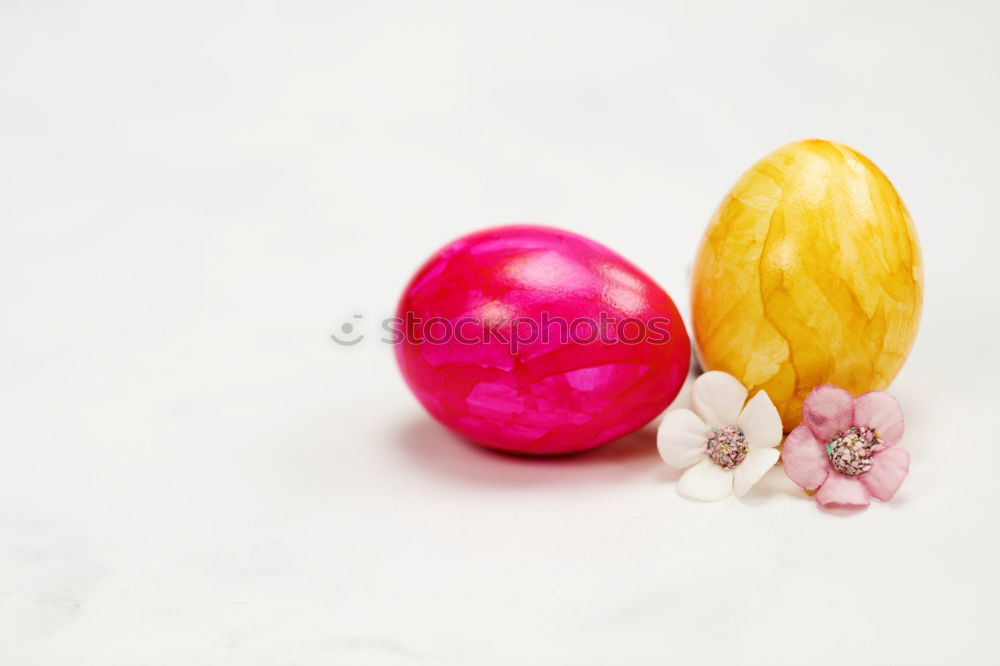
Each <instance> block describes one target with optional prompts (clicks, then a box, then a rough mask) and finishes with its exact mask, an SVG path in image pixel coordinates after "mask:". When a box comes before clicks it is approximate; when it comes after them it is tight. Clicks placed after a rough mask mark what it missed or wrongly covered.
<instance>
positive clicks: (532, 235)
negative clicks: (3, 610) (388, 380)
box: [395, 225, 690, 455]
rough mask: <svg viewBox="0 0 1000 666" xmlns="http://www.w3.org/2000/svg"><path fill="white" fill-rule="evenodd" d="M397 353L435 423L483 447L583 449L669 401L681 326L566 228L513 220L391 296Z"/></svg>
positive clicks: (614, 259)
mask: <svg viewBox="0 0 1000 666" xmlns="http://www.w3.org/2000/svg"><path fill="white" fill-rule="evenodd" d="M397 317H398V319H397V327H396V331H395V332H396V336H397V342H398V345H397V347H396V358H397V360H398V361H399V367H400V369H401V370H402V372H403V376H404V377H405V378H406V381H407V383H408V384H409V386H410V388H411V389H412V390H413V392H414V394H416V396H417V398H418V399H419V400H420V402H421V403H422V404H423V406H424V407H425V408H426V409H427V411H429V412H430V413H431V414H432V415H433V416H434V417H435V418H437V419H438V420H439V421H441V422H442V423H443V424H445V425H446V426H448V427H449V428H451V429H452V430H454V431H455V432H457V433H459V434H460V435H462V436H464V437H466V438H468V439H469V440H472V441H473V442H477V443H479V444H483V445H485V446H488V447H492V448H495V449H500V450H503V451H510V452H516V453H528V454H538V455H546V454H556V453H570V452H574V451H583V450H585V449H590V448H593V447H595V446H598V445H600V444H603V443H605V442H607V441H610V440H612V439H615V438H616V437H620V436H622V435H624V434H626V433H629V432H632V431H633V430H636V429H637V428H640V427H641V426H642V425H644V424H645V423H647V422H648V421H650V420H651V419H652V418H654V417H655V416H657V415H658V414H659V413H660V412H661V411H663V410H664V409H665V408H666V407H667V406H668V405H669V404H670V403H671V401H673V399H674V397H675V396H676V395H677V392H678V391H679V390H680V387H681V384H683V382H684V378H685V376H686V375H687V372H688V365H689V362H690V343H689V342H688V336H687V332H686V331H685V330H684V323H683V322H682V321H681V317H680V315H679V314H678V312H677V308H676V307H675V306H674V303H673V301H671V300H670V297H669V296H667V294H666V292H664V291H663V289H661V288H660V287H659V286H658V285H657V284H656V283H655V282H653V280H651V279H650V278H649V277H648V276H647V275H646V274H645V273H643V272H642V271H640V270H639V269H638V268H636V267H635V266H633V265H632V264H631V263H629V262H628V261H626V260H625V259H623V258H622V257H621V256H619V255H617V254H615V253H614V252H612V251H611V250H609V249H608V248H606V247H604V246H603V245H600V244H598V243H595V242H594V241H591V240H588V239H586V238H583V237H582V236H578V235H576V234H573V233H569V232H567V231H561V230H558V229H551V228H548V227H540V226H528V225H515V226H507V227H499V228H496V229H487V230H485V231H479V232H476V233H474V234H470V235H468V236H465V237H463V238H459V239H458V240H456V241H454V242H452V243H450V244H448V245H447V246H445V247H444V248H442V249H441V250H440V251H438V252H437V253H436V254H435V255H434V256H433V257H431V258H430V260H428V261H427V263H425V264H424V265H423V267H422V268H420V270H419V271H417V274H416V275H414V276H413V279H412V280H410V283H409V284H408V285H407V287H406V290H405V291H404V292H403V296H402V298H401V299H400V302H399V310H398V312H397Z"/></svg>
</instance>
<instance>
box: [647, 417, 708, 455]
mask: <svg viewBox="0 0 1000 666" xmlns="http://www.w3.org/2000/svg"><path fill="white" fill-rule="evenodd" d="M708 432H709V431H708V426H707V425H705V422H704V421H702V420H701V419H700V418H698V415H697V414H695V413H694V412H692V411H691V410H690V409H675V410H673V411H670V412H667V413H666V414H664V416H663V420H662V421H660V427H659V429H658V430H657V431H656V448H657V449H659V451H660V457H661V458H663V462H665V463H667V464H668V465H671V466H673V467H677V468H679V469H687V468H688V467H690V466H691V465H693V464H695V463H696V462H698V461H699V460H702V459H703V458H704V457H705V445H706V443H707V442H708Z"/></svg>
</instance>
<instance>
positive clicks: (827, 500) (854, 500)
mask: <svg viewBox="0 0 1000 666" xmlns="http://www.w3.org/2000/svg"><path fill="white" fill-rule="evenodd" d="M816 501H817V502H819V503H820V504H822V505H823V506H828V505H830V504H839V505H841V506H868V502H869V499H868V493H867V492H865V487H864V486H863V485H861V481H860V480H859V479H858V478H857V477H852V476H847V475H846V474H841V473H840V472H833V473H832V474H830V475H829V476H828V477H826V481H824V482H823V485H822V486H820V487H819V490H817V491H816Z"/></svg>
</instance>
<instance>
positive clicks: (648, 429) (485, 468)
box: [393, 418, 678, 487]
mask: <svg viewBox="0 0 1000 666" xmlns="http://www.w3.org/2000/svg"><path fill="white" fill-rule="evenodd" d="M393 442H394V444H395V446H396V447H398V449H399V450H400V452H401V453H402V454H403V455H404V456H405V457H406V458H407V459H409V460H410V461H411V462H412V463H413V464H414V465H416V466H419V467H421V468H422V469H424V470H425V471H427V472H429V473H431V474H434V475H439V476H443V477H448V478H450V479H455V480H459V481H464V482H469V483H475V484H484V483H485V484H491V485H496V486H511V487H525V486H545V485H604V484H612V483H620V482H621V481H624V480H629V481H635V480H646V481H648V482H654V483H656V482H662V481H664V480H676V479H677V476H678V475H677V474H674V473H673V471H672V470H671V469H670V468H668V467H667V466H666V465H663V464H662V462H661V461H660V457H659V453H658V452H657V450H656V428H655V426H654V425H653V424H648V425H646V426H644V427H643V428H640V429H639V430H637V431H635V432H633V433H630V434H628V435H625V436H623V437H620V438H618V439H616V440H613V441H611V442H608V443H607V444H604V445H602V446H598V447H597V448H594V449H590V450H589V451H583V452H581V453H570V454H565V455H553V456H530V455H518V454H511V453H504V452H501V451H495V450H493V449H489V448H486V447H484V446H482V445H479V444H475V443H473V442H470V441H468V440H465V439H463V438H461V437H459V436H458V435H456V434H455V433H453V432H451V431H450V430H448V429H447V428H445V427H444V426H443V425H441V424H440V423H438V422H437V421H434V420H433V419H431V418H413V419H412V420H410V421H408V422H406V423H404V424H403V425H402V426H401V427H400V428H399V429H398V430H397V432H396V436H395V438H394V439H393Z"/></svg>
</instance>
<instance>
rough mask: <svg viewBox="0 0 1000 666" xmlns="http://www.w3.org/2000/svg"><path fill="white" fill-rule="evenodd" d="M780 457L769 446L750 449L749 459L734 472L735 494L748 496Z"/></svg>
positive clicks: (779, 425)
mask: <svg viewBox="0 0 1000 666" xmlns="http://www.w3.org/2000/svg"><path fill="white" fill-rule="evenodd" d="M778 428H779V429H780V428H781V421H778ZM778 455H779V454H778V449H775V448H772V447H769V446H764V447H750V451H748V452H747V457H746V458H744V459H743V462H741V463H740V464H739V465H737V466H736V469H734V470H733V492H734V493H736V494H737V495H739V496H741V497H742V496H743V495H746V494H747V492H748V491H749V490H750V489H751V488H753V487H754V484H756V483H757V482H758V481H760V479H761V477H762V476H764V475H765V474H766V473H767V470H769V469H771V468H772V467H774V463H776V462H778Z"/></svg>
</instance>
